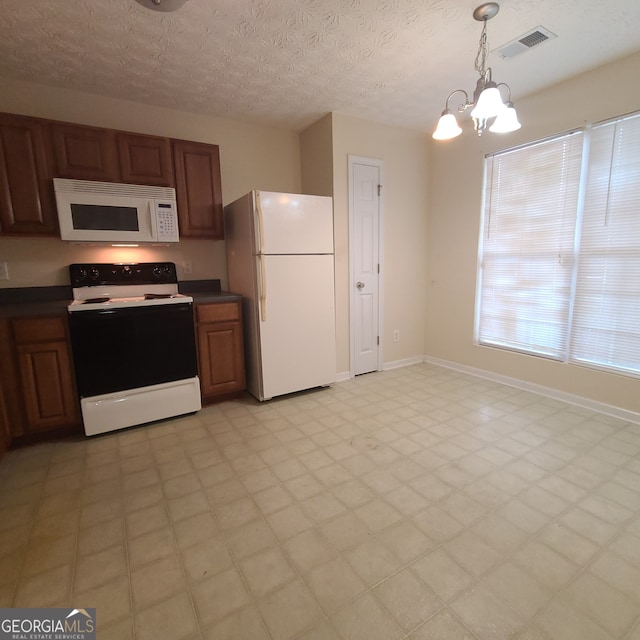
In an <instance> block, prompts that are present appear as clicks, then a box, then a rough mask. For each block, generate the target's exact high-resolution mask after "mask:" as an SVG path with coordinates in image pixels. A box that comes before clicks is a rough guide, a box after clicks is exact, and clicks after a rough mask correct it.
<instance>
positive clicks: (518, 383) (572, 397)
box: [423, 356, 640, 424]
mask: <svg viewBox="0 0 640 640" xmlns="http://www.w3.org/2000/svg"><path fill="white" fill-rule="evenodd" d="M423 362H426V363H429V364H434V365H437V366H439V367H444V368H446V369H453V370H454V371H459V372H460V373H468V374H470V375H472V376H477V377H478V378H484V379H485V380H491V381H492V382H499V383H501V384H505V385H507V386H509V387H515V388H516V389H522V390H523V391H531V392H532V393H537V394H539V395H541V396H546V397H547V398H553V399H554V400H562V401H563V402H568V403H569V404H574V405H576V406H579V407H583V408H585V409H591V410H592V411H597V412H598V413H604V414H605V415H608V416H612V417H614V418H619V419H620V420H625V421H627V422H636V423H639V424H640V413H638V412H637V411H629V410H628V409H623V408H622V407H616V406H614V405H610V404H606V403H605V402H598V401H597V400H591V399H590V398H585V397H584V396H579V395H576V394H573V393H567V392H565V391H560V390H559V389H554V388H552V387H545V386H543V385H541V384H536V383H534V382H527V381H526V380H520V379H519V378H512V377H511V376H504V375H501V374H499V373H494V372H493V371H487V370H486V369H477V368H476V367H470V366H467V365H464V364H460V363H458V362H452V361H450V360H442V359H441V358H434V357H432V356H424V358H423Z"/></svg>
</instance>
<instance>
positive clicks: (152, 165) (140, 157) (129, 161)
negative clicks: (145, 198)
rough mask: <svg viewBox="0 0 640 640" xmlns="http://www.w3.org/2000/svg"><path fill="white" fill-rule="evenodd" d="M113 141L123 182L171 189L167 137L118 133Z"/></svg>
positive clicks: (169, 145)
mask: <svg viewBox="0 0 640 640" xmlns="http://www.w3.org/2000/svg"><path fill="white" fill-rule="evenodd" d="M116 140H117V143H118V157H119V160H120V176H121V179H122V182H129V183H131V184H150V185H154V186H158V187H172V186H173V165H172V161H171V142H170V141H169V139H168V138H159V137H156V136H145V135H138V134H134V133H118V134H117V135H116Z"/></svg>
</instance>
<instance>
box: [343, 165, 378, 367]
mask: <svg viewBox="0 0 640 640" xmlns="http://www.w3.org/2000/svg"><path fill="white" fill-rule="evenodd" d="M381 172H382V162H381V161H380V160H371V159H367V158H356V157H353V156H350V157H349V191H350V207H349V209H350V211H349V219H350V230H349V246H350V256H351V258H350V262H351V323H350V324H351V368H352V373H353V374H354V375H359V374H361V373H369V372H370V371H377V370H378V369H379V368H380V367H381V345H380V339H379V336H380V291H379V289H380V285H379V283H380V226H381V225H380V222H381V191H382V186H381V184H382V179H381Z"/></svg>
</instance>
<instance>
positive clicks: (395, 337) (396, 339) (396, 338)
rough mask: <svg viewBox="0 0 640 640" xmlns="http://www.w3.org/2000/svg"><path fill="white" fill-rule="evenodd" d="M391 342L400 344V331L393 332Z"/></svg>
mask: <svg viewBox="0 0 640 640" xmlns="http://www.w3.org/2000/svg"><path fill="white" fill-rule="evenodd" d="M393 341H394V342H400V329H394V330H393Z"/></svg>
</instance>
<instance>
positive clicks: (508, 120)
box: [489, 102, 522, 133]
mask: <svg viewBox="0 0 640 640" xmlns="http://www.w3.org/2000/svg"><path fill="white" fill-rule="evenodd" d="M521 126H522V125H521V124H520V122H519V120H518V114H517V113H516V110H515V107H514V106H513V102H509V103H508V104H507V106H506V108H505V109H503V110H502V111H501V112H500V113H499V114H498V117H497V118H496V119H495V121H494V123H493V124H492V125H491V126H490V127H489V131H491V132H492V133H511V132H512V131H517V130H518V129H519V128H520V127H521Z"/></svg>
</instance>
